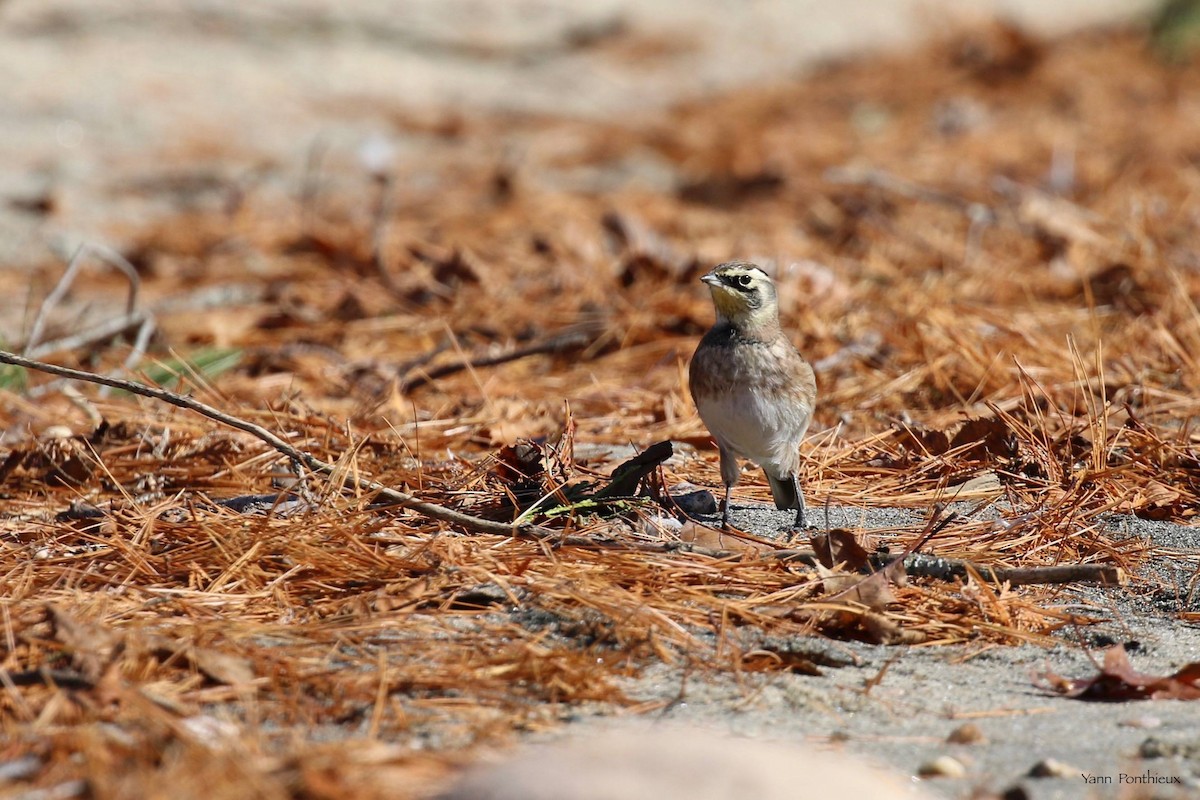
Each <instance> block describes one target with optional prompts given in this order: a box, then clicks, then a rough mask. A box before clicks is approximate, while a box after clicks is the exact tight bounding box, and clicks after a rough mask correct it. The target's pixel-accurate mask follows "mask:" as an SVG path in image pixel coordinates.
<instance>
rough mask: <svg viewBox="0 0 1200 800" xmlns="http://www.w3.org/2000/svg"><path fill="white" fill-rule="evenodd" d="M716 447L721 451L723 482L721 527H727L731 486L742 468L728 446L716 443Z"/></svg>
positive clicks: (735, 483) (740, 474)
mask: <svg viewBox="0 0 1200 800" xmlns="http://www.w3.org/2000/svg"><path fill="white" fill-rule="evenodd" d="M717 449H718V450H719V451H720V452H721V483H723V484H725V507H724V510H722V512H721V527H723V528H728V527H729V505H730V503H729V498H730V495H731V494H733V487H734V486H736V485H737V482H738V478H740V477H741V476H742V469H741V467H739V466H738V460H737V456H736V455H734V453H733V451H732V450H730V449H729V448H728V447H725V446H723V445H721V443H720V442H718V443H717Z"/></svg>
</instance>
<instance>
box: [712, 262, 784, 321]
mask: <svg viewBox="0 0 1200 800" xmlns="http://www.w3.org/2000/svg"><path fill="white" fill-rule="evenodd" d="M700 280H702V281H704V282H705V283H707V284H708V290H709V291H710V292H711V293H712V299H713V305H714V306H715V307H716V309H717V321H718V322H722V321H724V322H728V323H730V324H732V325H733V326H734V327H736V328H744V329H754V328H763V327H768V326H770V325H775V324H778V322H779V300H778V297H777V295H776V294H775V284H774V282H772V281H771V278H770V276H769V275H767V273H765V272H763V271H762V270H761V269H759V268H758V267H756V266H755V265H754V264H751V263H749V262H746V261H730V262H729V263H727V264H721V265H720V266H717V267H715V268H714V269H713V270H712V272H709V273H708V274H707V275H705V276H704V277H702V278H701V279H700Z"/></svg>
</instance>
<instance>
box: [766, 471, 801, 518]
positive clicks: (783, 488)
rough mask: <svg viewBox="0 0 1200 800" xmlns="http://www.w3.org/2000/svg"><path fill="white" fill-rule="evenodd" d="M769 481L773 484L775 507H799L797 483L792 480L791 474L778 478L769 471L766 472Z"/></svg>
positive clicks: (772, 492) (772, 494)
mask: <svg viewBox="0 0 1200 800" xmlns="http://www.w3.org/2000/svg"><path fill="white" fill-rule="evenodd" d="M764 474H765V475H766V476H767V481H768V482H769V483H770V484H771V496H772V497H774V498H775V507H776V508H778V509H784V508H799V505H798V498H797V497H796V484H795V483H794V482H793V481H792V478H791V476H790V475H789V476H787V477H783V478H776V477H775V476H774V475H772V474H771V473H769V472H765V471H764Z"/></svg>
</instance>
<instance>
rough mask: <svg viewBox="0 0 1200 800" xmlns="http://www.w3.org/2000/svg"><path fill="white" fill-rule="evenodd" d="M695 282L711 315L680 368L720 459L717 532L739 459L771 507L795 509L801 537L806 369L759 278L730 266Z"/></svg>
mask: <svg viewBox="0 0 1200 800" xmlns="http://www.w3.org/2000/svg"><path fill="white" fill-rule="evenodd" d="M700 280H701V281H703V282H704V283H706V284H707V285H708V289H709V292H710V293H711V294H712V301H713V306H714V307H715V309H716V314H717V315H716V322H715V324H714V325H713V326H712V328H711V329H709V331H708V332H707V333H706V334H704V337H703V338H702V339H701V340H700V344H699V345H698V346H697V347H696V352H695V354H694V355H693V356H692V360H691V364H690V365H689V366H688V389H689V390H690V391H691V394H692V400H693V401H694V402H695V404H696V410H697V411H698V412H699V414H700V419H701V420H702V421H703V422H704V426H705V427H706V428H708V432H709V433H710V434H712V437H713V439H714V440H715V441H716V443H717V449H718V450H719V451H720V454H721V481H722V482H723V483H724V484H725V504H724V506H723V508H722V512H721V525H722V527H724V528H729V498H730V494H731V492H732V491H733V487H734V486H736V485H737V483H738V478H739V477H740V473H741V469H740V467H739V465H738V457H739V456H740V457H742V458H746V459H749V460H750V461H752V462H754V463H755V464H756V465H758V466H759V467H761V468H762V470H763V472H764V473H765V474H766V476H767V481H768V482H769V483H770V485H771V496H772V498H773V499H774V500H775V507H776V508H778V509H795V510H796V519H795V522H794V523H793V528H794V529H797V530H802V529H804V527H805V519H804V512H805V503H804V493H803V492H802V491H801V489H800V477H799V470H800V442H801V441H802V440H803V439H804V434H805V433H806V432H807V431H808V425H809V423H810V422H811V421H812V415H813V408H814V407H815V405H816V400H817V384H816V378H815V376H814V375H813V369H812V366H810V365H809V363H808V362H807V361H806V360H805V359H804V356H802V355H800V351H799V350H797V349H796V347H795V346H794V345H793V344H792V343H791V341H790V340H789V339H788V337H787V335H786V334H784V332H783V329H782V328H781V327H780V326H779V296H778V293H777V292H776V289H775V283H774V282H773V281H772V280H771V277H770V276H769V275H767V273H766V272H764V271H763V270H762V269H760V268H759V267H758V266H756V265H754V264H751V263H749V262H747V261H730V262H727V263H724V264H720V265H718V266H716V267H714V268H713V269H712V271H710V272H709V273H708V274H706V275H704V276H702V277H701V278H700Z"/></svg>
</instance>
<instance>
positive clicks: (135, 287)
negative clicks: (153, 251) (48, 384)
mask: <svg viewBox="0 0 1200 800" xmlns="http://www.w3.org/2000/svg"><path fill="white" fill-rule="evenodd" d="M89 255H95V256H97V257H99V259H100V260H101V261H103V262H104V263H105V264H108V265H109V266H111V267H113V268H114V269H116V270H117V271H118V272H120V273H121V274H123V275H124V276H125V277H126V278H127V279H128V280H129V295H128V297H126V299H125V316H126V317H129V318H132V317H133V316H134V313H133V312H134V309H135V308H137V298H138V291H139V290H140V289H141V285H142V279H141V278H140V277H138V274H137V270H136V269H135V268H134V266H133V265H132V264H130V263H129V262H128V261H127V260H126V259H125V257H124V256H122V255H121V254H120V253H118V252H117V251H116V250H112V249H110V248H108V247H105V246H104V245H100V244H91V243H84V244H81V245H80V246H79V248H78V249H77V250H76V251H75V255H73V256H71V260H70V262H68V263H67V268H66V269H65V270H63V274H62V277H61V278H59V279H58V283H56V284H55V285H54V288H53V289H51V290H50V294H48V295H46V299H45V300H43V301H42V305H41V306H40V307H39V308H38V313H37V316H35V317H34V319H33V328H32V329H31V330H30V331H29V338H28V339H27V340H26V342H25V346H24V347H23V348H22V352H24V353H25V355H27V356H30V357H36V355H37V354H36V353H35V352H34V349H33V348H34V347H36V346H37V343H38V341H39V340H41V338H42V332H43V330H44V329H45V327H46V318H47V317H49V315H50V312H51V311H52V310H53V309H54V307H55V306H57V305H58V304H59V303H60V302H61V301H62V299H63V297H65V296H66V294H67V291H68V290H69V289H70V288H71V284H72V283H74V282H75V277H76V276H77V275H78V274H79V271H80V270H81V269H83V265H84V264H85V263H86V262H85V261H84V258H85V256H89ZM122 330H123V328H122Z"/></svg>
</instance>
